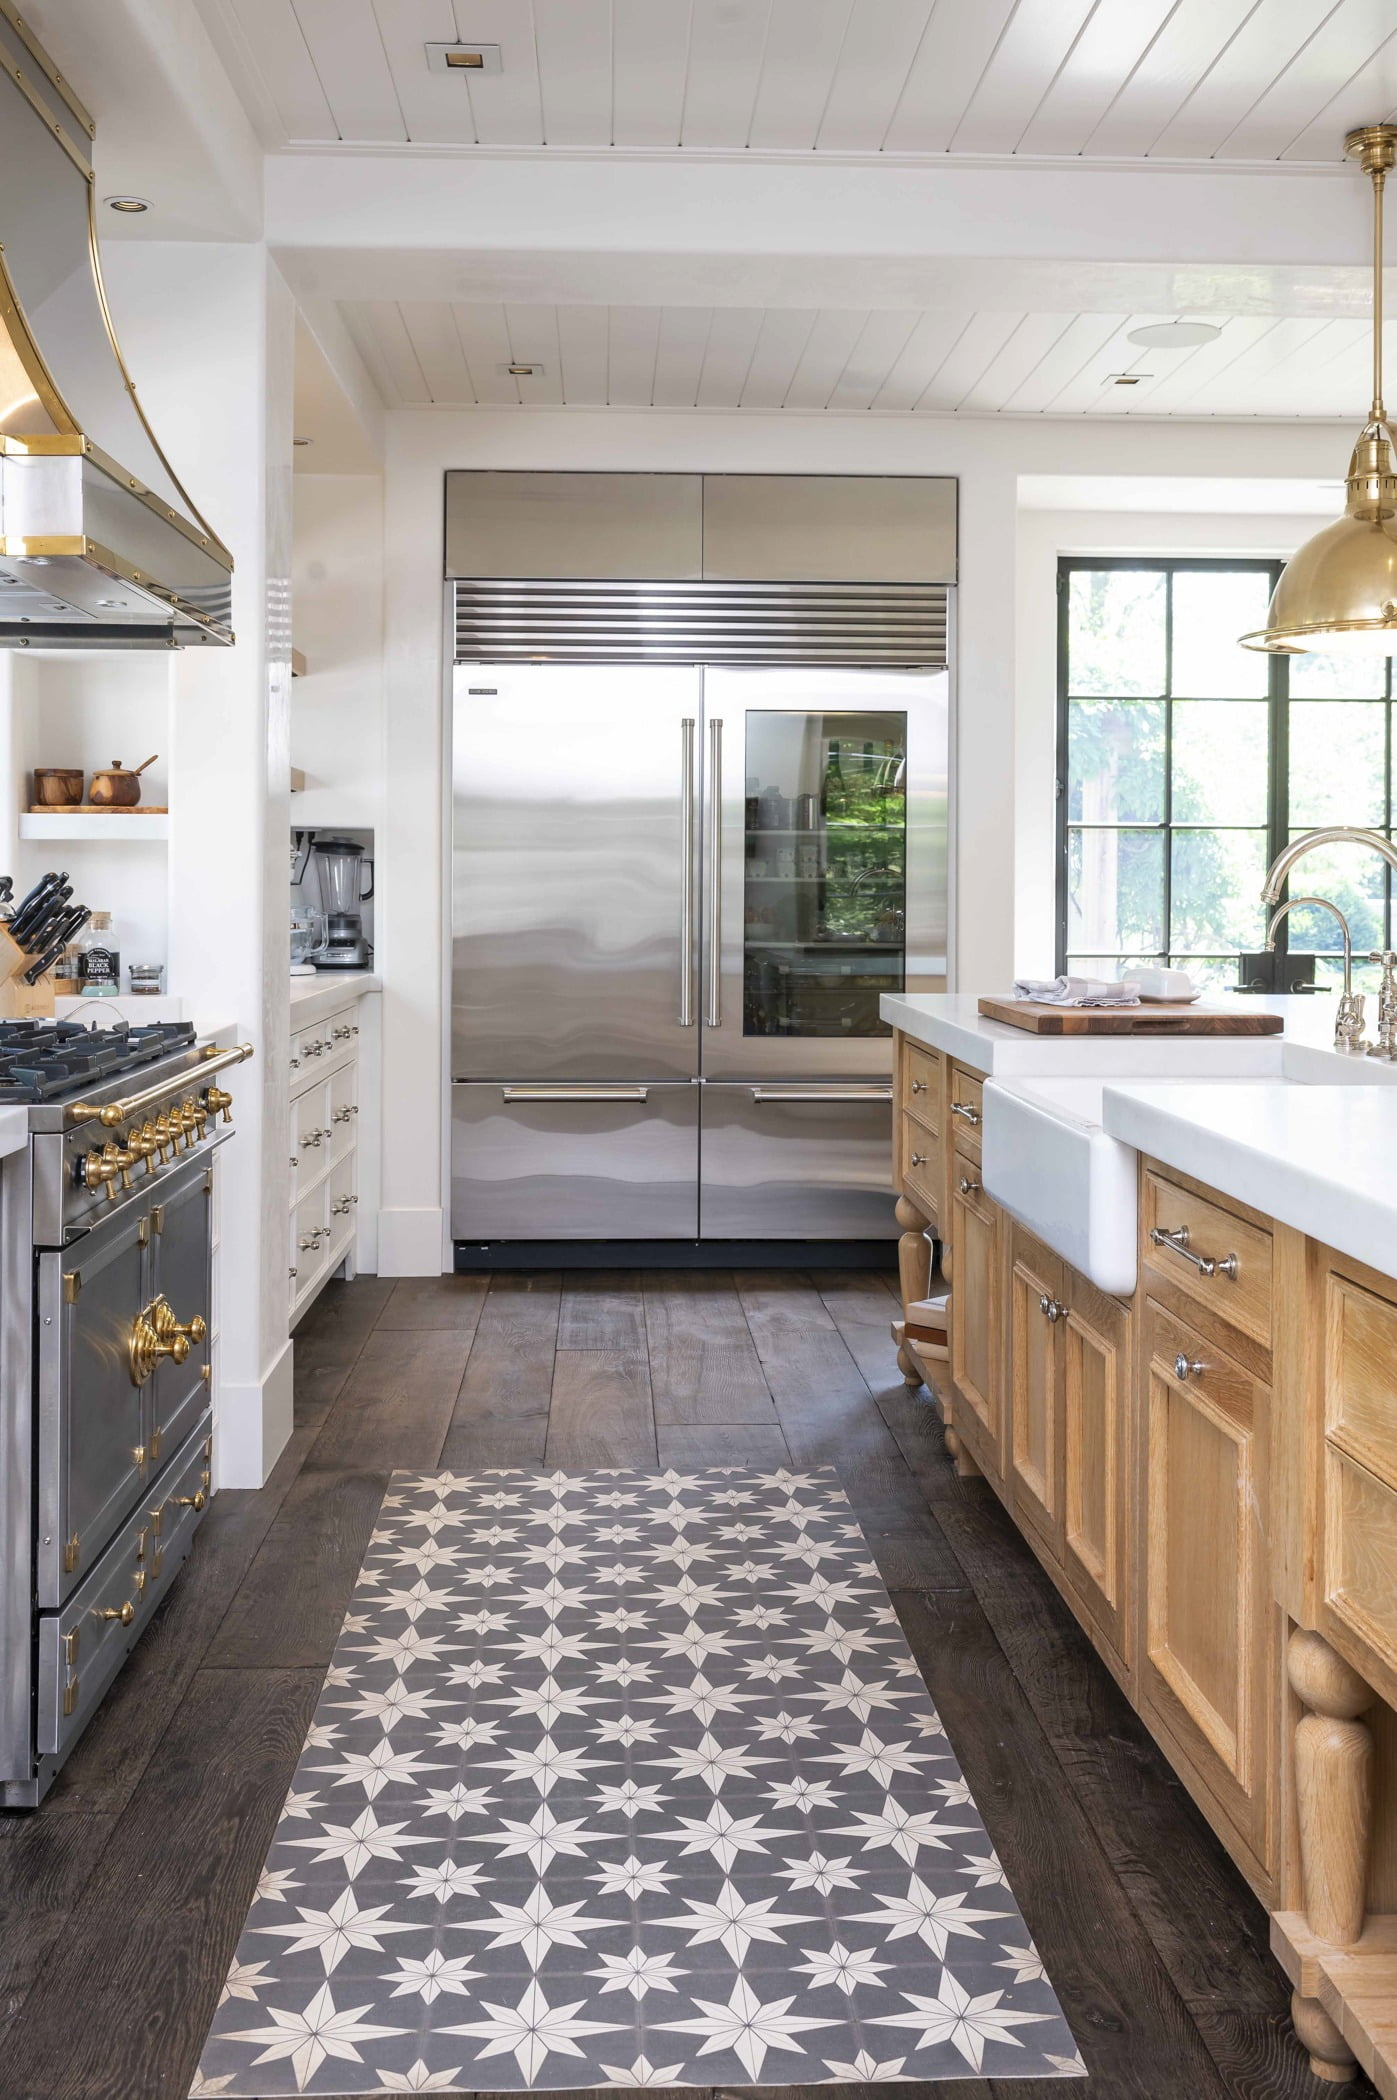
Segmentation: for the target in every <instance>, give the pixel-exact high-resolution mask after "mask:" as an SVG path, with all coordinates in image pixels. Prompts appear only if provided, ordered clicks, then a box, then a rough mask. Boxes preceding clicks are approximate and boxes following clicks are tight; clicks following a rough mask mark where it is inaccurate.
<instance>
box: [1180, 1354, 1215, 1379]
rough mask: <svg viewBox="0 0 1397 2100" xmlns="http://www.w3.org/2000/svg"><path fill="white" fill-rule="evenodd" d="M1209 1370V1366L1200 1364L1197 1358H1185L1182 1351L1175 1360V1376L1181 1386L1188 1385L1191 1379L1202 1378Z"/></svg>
mask: <svg viewBox="0 0 1397 2100" xmlns="http://www.w3.org/2000/svg"><path fill="white" fill-rule="evenodd" d="M1207 1368H1208V1366H1207V1365H1206V1364H1201V1363H1199V1361H1198V1359H1197V1358H1196V1357H1194V1358H1192V1359H1190V1358H1189V1357H1187V1356H1185V1355H1184V1352H1183V1350H1182V1349H1181V1350H1180V1351H1179V1353H1178V1355H1177V1356H1176V1357H1175V1358H1174V1376H1175V1377H1176V1378H1177V1379H1178V1381H1179V1384H1180V1385H1187V1384H1188V1381H1189V1379H1190V1378H1201V1377H1202V1376H1203V1373H1204V1372H1205V1371H1206V1370H1207Z"/></svg>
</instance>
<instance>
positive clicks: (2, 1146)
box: [0, 1108, 29, 1159]
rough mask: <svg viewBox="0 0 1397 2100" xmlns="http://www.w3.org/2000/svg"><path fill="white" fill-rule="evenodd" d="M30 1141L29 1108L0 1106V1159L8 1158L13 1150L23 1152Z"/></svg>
mask: <svg viewBox="0 0 1397 2100" xmlns="http://www.w3.org/2000/svg"><path fill="white" fill-rule="evenodd" d="M28 1142H29V1111H28V1109H25V1108H0V1159H8V1158H9V1157H10V1154H11V1153H12V1152H22V1151H23V1150H24V1147H25V1146H26V1145H27V1144H28Z"/></svg>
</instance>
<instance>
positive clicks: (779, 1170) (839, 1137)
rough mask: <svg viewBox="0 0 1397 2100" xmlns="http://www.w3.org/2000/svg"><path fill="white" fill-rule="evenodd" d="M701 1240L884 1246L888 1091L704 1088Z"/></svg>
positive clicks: (890, 1220)
mask: <svg viewBox="0 0 1397 2100" xmlns="http://www.w3.org/2000/svg"><path fill="white" fill-rule="evenodd" d="M702 1093H703V1105H702V1110H701V1116H702V1125H701V1128H702V1140H701V1154H702V1161H703V1173H702V1182H701V1188H700V1195H699V1229H700V1232H701V1234H702V1237H703V1238H704V1239H706V1240H884V1239H887V1240H890V1239H895V1238H896V1236H897V1229H898V1228H897V1223H896V1220H895V1219H894V1216H893V1204H894V1202H895V1200H896V1197H895V1194H894V1191H893V1188H892V1185H891V1164H890V1162H891V1159H892V1118H893V1108H892V1088H891V1087H889V1086H879V1085H860V1084H849V1085H842V1086H841V1085H828V1084H826V1085H811V1084H803V1083H801V1082H793V1083H791V1084H785V1083H783V1082H781V1081H774V1080H768V1081H765V1082H763V1083H761V1084H752V1085H747V1086H731V1085H727V1084H723V1085H715V1084H713V1083H712V1082H710V1081H706V1082H705V1083H704V1086H703V1089H702Z"/></svg>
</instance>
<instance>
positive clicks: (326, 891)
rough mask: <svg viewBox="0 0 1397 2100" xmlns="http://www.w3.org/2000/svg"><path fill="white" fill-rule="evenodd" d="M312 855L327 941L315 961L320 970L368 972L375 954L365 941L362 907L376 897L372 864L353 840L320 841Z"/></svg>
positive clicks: (319, 950)
mask: <svg viewBox="0 0 1397 2100" xmlns="http://www.w3.org/2000/svg"><path fill="white" fill-rule="evenodd" d="M313 851H314V855H315V861H316V865H317V867H318V868H319V871H320V895H321V897H322V899H323V900H324V905H325V939H324V942H323V943H322V945H321V946H320V947H319V948H318V949H317V950H316V951H315V954H314V956H313V957H312V961H313V962H314V964H315V967H316V969H317V970H366V969H367V968H368V967H369V963H370V960H371V959H372V956H373V950H372V948H371V947H370V946H369V944H368V942H367V941H366V940H365V938H364V920H363V914H362V913H361V912H360V910H359V906H360V905H361V904H364V903H366V902H367V901H368V899H369V898H370V897H372V895H373V893H374V864H373V861H372V860H371V859H368V858H366V857H365V853H364V849H363V847H362V846H361V845H359V844H358V843H357V841H356V840H354V839H336V838H328V839H322V838H318V839H317V840H316V841H315V845H314V848H313ZM366 877H367V880H368V887H367V888H365V886H364V883H365V878H366Z"/></svg>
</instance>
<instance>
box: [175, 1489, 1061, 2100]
mask: <svg viewBox="0 0 1397 2100" xmlns="http://www.w3.org/2000/svg"><path fill="white" fill-rule="evenodd" d="M1082 2073H1083V2065H1082V2061H1081V2058H1080V2057H1079V2055H1078V2054H1077V2049H1076V2045H1075V2043H1074V2042H1073V2039H1072V2036H1071V2033H1070V2032H1069V2030H1068V2027H1067V2024H1066V2022H1065V2020H1064V2019H1063V2016H1062V2012H1061V2010H1060V2008H1059V2006H1058V2003H1057V2000H1056V1998H1055V1997H1054V1995H1053V1992H1052V1989H1051V1987H1050V1985H1049V1983H1048V1981H1047V1978H1046V1976H1045V1975H1044V1971H1043V1965H1042V1963H1041V1961H1040V1960H1039V1958H1038V1954H1037V1952H1036V1950H1035V1948H1034V1946H1033V1942H1032V1940H1031V1939H1030V1938H1029V1934H1028V1930H1027V1927H1026V1926H1025V1924H1024V1921H1023V1918H1022V1916H1021V1915H1020V1913H1019V1909H1018V1906H1017V1904H1016V1903H1015V1901H1014V1898H1013V1896H1012V1894H1011V1893H1010V1890H1009V1886H1008V1883H1007V1881H1006V1880H1005V1877H1004V1873H1003V1870H1002V1868H1001V1867H1000V1864H999V1861H998V1860H997V1859H996V1857H995V1854H994V1849H993V1847H992V1846H991V1844H990V1841H989V1838H988V1836H987V1834H986V1832H985V1827H984V1825H983V1823H982V1822H981V1821H980V1818H979V1816H978V1815H977V1813H976V1811H975V1806H974V1803H973V1802H972V1801H971V1799H970V1794H969V1791H968V1789H967V1787H966V1784H965V1781H964V1779H963V1778H962V1776H961V1772H960V1768H959V1766H958V1765H957V1763H956V1760H955V1757H954V1755H953V1754H952V1751H951V1749H950V1746H949V1744H948V1743H947V1741H946V1738H945V1735H944V1733H943V1731H942V1727H941V1723H940V1721H939V1720H938V1719H937V1716H936V1712H935V1709H934V1708H933V1706H932V1703H931V1700H930V1698H929V1696H928V1694H927V1691H926V1687H925V1686H924V1684H923V1683H922V1680H921V1678H920V1676H919V1674H918V1672H917V1667H916V1664H915V1663H914V1662H913V1660H912V1656H911V1654H910V1652H909V1650H908V1647H907V1644H906V1641H905V1640H904V1638H903V1635H902V1631H901V1628H900V1627H899V1625H898V1621H897V1618H896V1615H895V1613H894V1611H893V1608H892V1605H891V1603H890V1601H889V1598H888V1593H887V1591H886V1590H885V1589H884V1587H883V1584H882V1582H881V1580H880V1579H879V1576H878V1573H877V1570H876V1569H875V1568H874V1566H873V1564H872V1562H871V1560H870V1559H869V1554H868V1547H867V1545H866V1543H865V1540H864V1537H863V1534H862V1532H861V1531H860V1529H859V1527H858V1525H857V1523H856V1522H855V1521H854V1517H853V1512H852V1511H851V1509H850V1507H849V1504H848V1502H847V1501H846V1500H845V1498H844V1495H843V1493H842V1491H841V1489H840V1486H839V1481H838V1477H837V1475H836V1474H835V1473H834V1472H833V1471H826V1470H821V1471H815V1472H805V1473H800V1472H789V1471H781V1472H774V1473H758V1472H746V1471H743V1472H735V1471H734V1472H728V1471H705V1472H698V1473H674V1472H670V1473H665V1474H660V1475H655V1474H645V1473H631V1472H613V1473H574V1474H566V1473H554V1474H551V1475H548V1476H542V1475H540V1474H537V1473H528V1472H515V1471H509V1472H490V1473H476V1474H465V1475H461V1474H453V1473H428V1474H404V1473H398V1474H395V1475H394V1477H393V1481H392V1483H391V1486H390V1490H389V1493H388V1495H387V1497H386V1498H385V1500H384V1504H383V1509H382V1512H381V1515H380V1518H379V1522H378V1526H377V1528H376V1530H375V1532H374V1535H373V1538H372V1540H371V1541H370V1544H369V1550H368V1553H367V1555H366V1557H365V1560H364V1566H363V1569H362V1571H361V1573H360V1577H359V1581H358V1585H357V1587H356V1589H355V1592H354V1595H353V1598H352V1599H351V1601H350V1608H349V1612H348V1615H347V1616H346V1618H345V1622H344V1626H343V1629H342V1630H341V1633H340V1638H339V1643H338V1645H337V1647H336V1649H335V1655H334V1660H333V1662H332V1664H331V1666H330V1670H329V1674H328V1676H327V1677H326V1680H325V1688H324V1691H323V1693H322V1695H321V1699H320V1704H319V1706H318V1708H317V1709H316V1715H315V1721H314V1723H313V1725H312V1727H311V1731H310V1734H309V1736H308V1737H307V1740H306V1747H305V1750H304V1752H303V1753H302V1756H301V1760H300V1763H299V1765H298V1766H297V1768H296V1775H295V1780H294V1783H293V1786H292V1790H291V1792H290V1794H289V1795H288V1796H287V1800H286V1807H285V1809H284V1811H283V1813H282V1818H281V1821H280V1823H279V1825H278V1826H277V1832H276V1837H275V1840H274V1842H273V1844H272V1849H271V1852H270V1854H269V1856H268V1859H267V1865H266V1868H265V1870H264V1872H263V1874H262V1878H261V1881H260V1882H259V1884H258V1888H257V1893H256V1897H255V1899H254V1901H253V1905H252V1909H251V1911H250V1913H249V1915H248V1920H247V1925H246V1928H245V1929H244V1932H243V1936H242V1939H241V1941H240V1942H239V1945H238V1950H237V1957H236V1959H235V1961H234V1963H233V1967H232V1969H231V1970H230V1972H229V1976H228V1981H227V1984H226V1986H225V1988H224V1993H223V1998H222V2000H221V2002H220V2005H219V2008H218V2012H217V2015H216V2017H215V2019H214V2024H213V2028H212V2031H211V2033H210V2035H209V2039H208V2042H207V2044H206V2046H205V2049H204V2055H203V2059H202V2062H201V2064H200V2069H199V2077H198V2079H197V2080H196V2082H195V2085H194V2089H193V2090H194V2092H195V2093H196V2094H199V2095H201V2096H202V2095H213V2094H219V2095H223V2094H228V2095H237V2094H243V2095H256V2096H257V2100H270V2096H272V2095H276V2094H281V2093H321V2094H339V2095H347V2094H357V2093H471V2092H476V2091H489V2092H497V2091H502V2090H505V2089H514V2090H522V2089H526V2088H541V2089H544V2090H549V2089H558V2088H565V2087H577V2086H603V2085H616V2086H633V2085H670V2086H674V2085H692V2086H707V2087H717V2086H722V2087H731V2086H741V2085H755V2084H762V2085H767V2086H771V2085H781V2084H789V2085H800V2086H807V2085H820V2084H829V2083H834V2082H839V2083H852V2084H864V2083H871V2082H874V2081H880V2080H885V2079H886V2080H900V2079H923V2080H935V2079H951V2078H973V2077H986V2078H994V2077H998V2076H1003V2077H1012V2078H1024V2077H1044V2078H1048V2077H1062V2076H1074V2075H1076V2076H1080V2075H1082Z"/></svg>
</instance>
